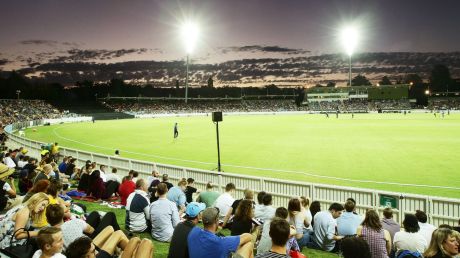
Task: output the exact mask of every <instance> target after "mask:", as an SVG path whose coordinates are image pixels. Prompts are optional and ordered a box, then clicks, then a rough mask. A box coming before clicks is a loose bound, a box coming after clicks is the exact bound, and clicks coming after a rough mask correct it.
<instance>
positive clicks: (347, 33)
mask: <svg viewBox="0 0 460 258" xmlns="http://www.w3.org/2000/svg"><path fill="white" fill-rule="evenodd" d="M342 42H343V46H344V48H345V52H346V53H347V55H348V61H349V62H348V65H349V72H348V81H349V83H350V87H351V56H352V55H353V52H354V50H355V48H356V45H357V43H358V33H357V31H356V29H355V28H353V27H346V28H345V29H343V31H342Z"/></svg>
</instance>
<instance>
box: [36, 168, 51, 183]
mask: <svg viewBox="0 0 460 258" xmlns="http://www.w3.org/2000/svg"><path fill="white" fill-rule="evenodd" d="M51 171H53V167H52V166H51V165H50V164H46V165H44V166H43V169H42V171H40V173H38V175H37V176H36V177H35V179H34V184H36V183H37V182H38V181H40V180H42V179H46V180H49V174H50V173H51Z"/></svg>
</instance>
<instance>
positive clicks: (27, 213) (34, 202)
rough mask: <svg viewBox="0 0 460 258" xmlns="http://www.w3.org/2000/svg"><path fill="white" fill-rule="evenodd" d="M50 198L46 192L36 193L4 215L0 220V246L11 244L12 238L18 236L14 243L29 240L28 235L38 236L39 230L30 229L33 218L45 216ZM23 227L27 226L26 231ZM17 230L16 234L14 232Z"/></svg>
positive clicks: (4, 246)
mask: <svg viewBox="0 0 460 258" xmlns="http://www.w3.org/2000/svg"><path fill="white" fill-rule="evenodd" d="M48 203H49V199H48V195H47V194H45V193H36V194H34V195H33V196H32V197H30V199H29V200H28V201H27V202H26V203H24V204H22V205H19V206H16V207H14V208H12V209H10V210H9V211H7V212H6V214H5V215H4V216H3V219H2V220H1V221H0V228H1V229H2V231H1V232H0V239H1V240H0V248H6V247H8V246H10V242H11V238H12V237H14V238H16V241H13V245H23V244H24V243H25V242H26V241H27V236H28V235H30V236H31V237H36V236H37V235H38V231H35V230H28V229H29V228H30V225H31V223H32V221H33V220H38V219H40V217H42V216H45V214H44V211H45V208H46V206H48ZM21 228H25V229H26V231H24V230H23V229H21ZM14 232H16V234H15V235H13V233H14Z"/></svg>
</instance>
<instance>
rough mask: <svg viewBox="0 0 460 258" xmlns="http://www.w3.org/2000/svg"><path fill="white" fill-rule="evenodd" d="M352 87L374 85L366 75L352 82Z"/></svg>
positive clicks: (358, 76) (357, 77) (359, 76)
mask: <svg viewBox="0 0 460 258" xmlns="http://www.w3.org/2000/svg"><path fill="white" fill-rule="evenodd" d="M351 85H352V86H369V85H372V84H371V82H370V81H369V80H368V79H367V78H366V76H364V75H361V74H360V75H357V76H356V77H355V78H353V80H351Z"/></svg>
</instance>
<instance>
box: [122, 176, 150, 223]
mask: <svg viewBox="0 0 460 258" xmlns="http://www.w3.org/2000/svg"><path fill="white" fill-rule="evenodd" d="M149 206H150V200H149V196H148V194H147V183H146V182H145V180H144V179H139V180H137V182H136V190H135V191H134V192H132V193H131V194H130V195H129V196H128V199H127V201H126V207H125V209H126V229H127V230H129V231H131V232H150V230H151V228H150V226H151V225H152V224H151V223H150V207H149Z"/></svg>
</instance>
